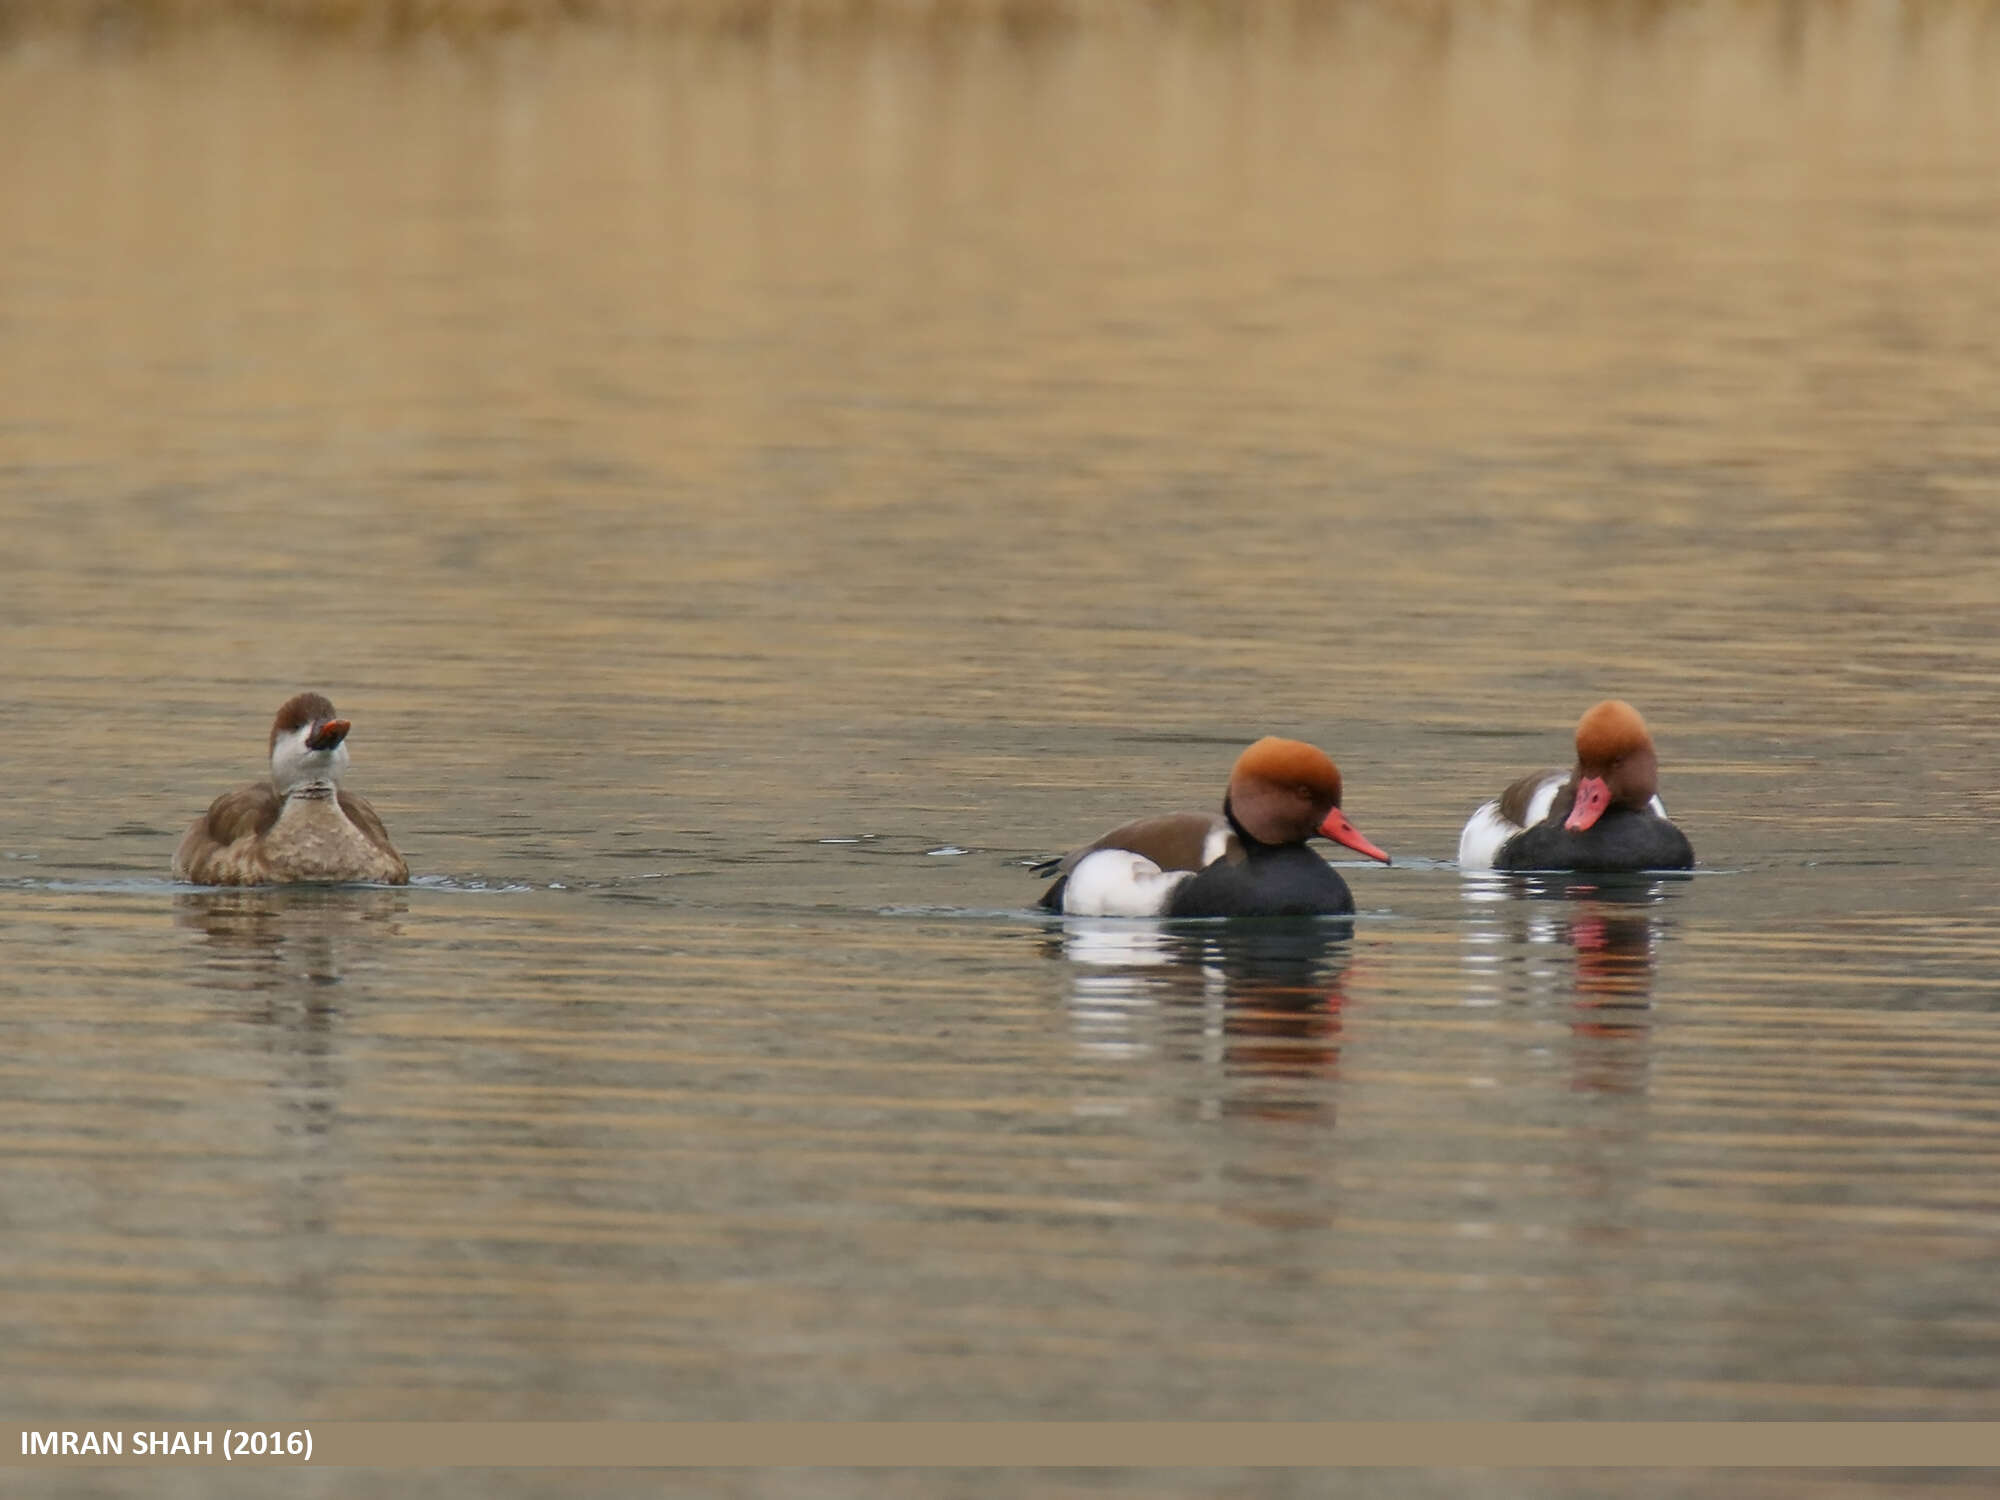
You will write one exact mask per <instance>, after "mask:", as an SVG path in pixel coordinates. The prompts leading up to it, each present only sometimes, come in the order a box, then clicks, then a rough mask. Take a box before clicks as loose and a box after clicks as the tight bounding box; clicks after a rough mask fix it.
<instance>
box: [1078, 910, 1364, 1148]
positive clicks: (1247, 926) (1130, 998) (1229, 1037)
mask: <svg viewBox="0 0 2000 1500" xmlns="http://www.w3.org/2000/svg"><path fill="white" fill-rule="evenodd" d="M1353 932H1354V924H1353V923H1352V922H1347V921H1327V920H1326V919H1324V918H1298V919H1276V920H1271V921H1256V922H1248V921H1244V922H1193V923H1187V922H1146V921H1135V920H1132V919H1129V918H1111V919H1103V920H1096V921H1092V920H1087V919H1078V918H1071V919H1069V920H1067V921H1065V922H1063V923H1062V924H1061V926H1060V928H1058V929H1055V930H1053V931H1052V933H1051V938H1050V943H1049V948H1050V951H1051V953H1052V954H1053V955H1055V956H1059V957H1061V958H1063V959H1064V960H1066V961H1067V964H1068V968H1069V996H1068V998H1069V1005H1070V1014H1071V1017H1072V1019H1073V1021H1074V1024H1075V1027H1076V1033H1077V1039H1078V1044H1079V1046H1080V1047H1081V1048H1082V1050H1083V1051H1084V1052H1086V1053H1087V1054H1092V1055H1096V1056H1099V1057H1106V1058H1133V1057H1143V1056H1155V1057H1158V1056H1164V1057H1168V1058H1175V1059H1180V1060H1188V1061H1196V1062H1199V1063H1201V1064H1203V1065H1204V1066H1205V1067H1207V1068H1211V1069H1214V1070H1216V1071H1217V1072H1219V1074H1220V1075H1221V1078H1222V1080H1224V1081H1225V1082H1228V1083H1230V1084H1231V1087H1228V1088H1224V1089H1219V1090H1218V1089H1213V1088H1204V1089H1203V1091H1202V1094H1203V1101H1202V1102H1203V1108H1204V1109H1206V1110H1208V1111H1210V1112H1217V1113H1250V1114H1258V1115H1278V1116H1285V1117H1299V1116H1307V1115H1319V1114H1326V1113H1330V1112H1331V1110H1332V1107H1333V1104H1332V1097H1331V1095H1330V1094H1329V1093H1328V1092H1327V1091H1326V1090H1325V1088H1324V1085H1325V1084H1326V1083H1327V1082H1329V1081H1330V1080H1331V1079H1332V1078H1333V1076H1334V1073H1335V1070H1336V1067H1337V1065H1338V1063H1339V1060H1340V1031H1341V1009H1342V1006H1343V1005H1344V1004H1345V1001H1346V995H1345V990H1344V986H1345V984H1346V980H1347V972H1348V957H1349V943H1348V940H1349V939H1350V938H1351V937H1352V936H1353Z"/></svg>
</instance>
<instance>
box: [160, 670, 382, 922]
mask: <svg viewBox="0 0 2000 1500" xmlns="http://www.w3.org/2000/svg"><path fill="white" fill-rule="evenodd" d="M352 727H353V725H351V724H350V723H349V722H348V721H347V720H346V719H342V718H339V717H337V716H336V715H335V713H334V711H333V705H332V704H331V703H329V702H328V701H327V700H326V699H325V698H324V697H322V696H321V695H320V694H318V693H300V694H299V695H298V696H296V697H294V698H290V699H287V700H286V702H285V706H284V707H283V708H281V709H279V710H278V716H277V718H275V719H273V720H272V721H271V779H270V780H269V781H260V782H257V783H256V784H254V785H252V786H246V787H243V788H241V789H240V790H238V791H234V792H224V793H223V794H222V795H221V796H220V797H217V798H216V799H215V801H214V802H213V803H211V804H210V805H209V809H208V811H207V812H206V813H204V814H202V816H200V817H199V818H196V819H195V821H194V826H193V827H192V828H190V829H188V831H187V834H186V836H185V837H184V838H182V839H181V846H180V848H179V849H177V850H176V851H175V852H174V872H173V873H174V879H176V880H189V881H193V882H195V883H196V884H198V885H275V884H280V883H284V882H288V881H304V880H323V881H347V880H354V881H372V882H375V883H377V884H381V885H406V884H408V882H409V879H410V867H409V866H408V865H406V864H405V863H404V862H403V856H402V855H400V854H398V853H397V852H396V850H395V846H394V845H392V844H391V843H390V842H389V830H388V829H386V828H384V827H383V826H382V820H381V819H380V818H379V817H377V816H376V814H375V809H374V808H372V807H370V806H369V805H368V804H367V802H365V801H364V800H362V799H361V798H360V797H357V796H355V795H354V794H353V793H352V792H344V791H342V790H341V789H340V786H339V781H340V778H341V775H342V774H343V773H344V772H345V771H346V770H347V759H348V757H347V732H348V730H349V729H351V728H352Z"/></svg>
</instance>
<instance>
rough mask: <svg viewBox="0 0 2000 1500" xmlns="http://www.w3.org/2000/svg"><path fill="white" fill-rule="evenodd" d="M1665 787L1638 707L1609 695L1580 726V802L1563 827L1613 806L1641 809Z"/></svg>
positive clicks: (1579, 825)
mask: <svg viewBox="0 0 2000 1500" xmlns="http://www.w3.org/2000/svg"><path fill="white" fill-rule="evenodd" d="M1659 790H1660V757H1659V754H1658V752H1656V751H1655V750H1654V749H1653V737H1652V735H1650V734H1648V733H1647V732H1646V721H1645V720H1644V719H1642V718H1640V717H1639V710H1638V709H1636V708H1634V707H1633V706H1632V705H1631V704H1629V703H1626V702H1623V701H1621V700H1620V699H1617V698H1607V699H1605V700H1604V701H1603V702H1602V703H1600V704H1598V705H1597V706H1596V707H1595V708H1593V709H1591V710H1590V711H1589V712H1588V713H1586V714H1585V715H1584V716H1583V717H1582V718H1581V719H1579V720H1578V721H1577V725H1576V802H1575V805H1574V806H1573V807H1571V809H1570V814H1569V817H1568V818H1566V819H1565V820H1564V822H1563V827H1565V828H1568V829H1573V830H1577V831H1581V830H1583V829H1586V828H1589V827H1591V826H1592V825H1593V824H1595V823H1596V822H1597V820H1598V819H1599V818H1601V817H1603V816H1604V814H1605V813H1606V812H1607V811H1608V810H1609V809H1611V808H1614V807H1630V808H1641V807H1644V806H1645V805H1646V804H1647V803H1648V802H1651V801H1652V800H1653V798H1654V797H1655V796H1657V795H1658V793H1659Z"/></svg>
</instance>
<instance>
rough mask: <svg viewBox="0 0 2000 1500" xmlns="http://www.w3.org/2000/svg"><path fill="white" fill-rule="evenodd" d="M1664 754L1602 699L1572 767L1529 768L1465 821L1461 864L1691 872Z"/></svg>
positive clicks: (1625, 713)
mask: <svg viewBox="0 0 2000 1500" xmlns="http://www.w3.org/2000/svg"><path fill="white" fill-rule="evenodd" d="M1659 790H1660V757H1659V752H1658V751H1657V750H1656V749H1655V748H1654V746H1653V736H1652V733H1651V732H1650V731H1649V730H1648V729H1647V728H1646V721H1645V720H1644V719H1643V718H1641V717H1640V716H1639V711H1638V710H1637V709H1636V708H1634V707H1633V706H1632V705H1631V704H1629V703H1627V702H1625V701H1624V700H1623V699H1619V698H1607V699H1605V700H1604V702H1602V703H1599V704H1597V705H1595V706H1594V707H1592V708H1591V709H1590V710H1589V711H1588V712H1586V713H1585V714H1584V716H1583V717H1582V718H1581V719H1579V720H1578V721H1577V726H1576V764H1575V766H1574V767H1573V768H1571V769H1570V770H1568V771H1532V772H1530V773H1529V774H1528V775H1526V776H1523V777H1522V778H1521V779H1520V780H1519V781H1516V782H1515V783H1514V784H1513V785H1512V786H1510V787H1508V788H1507V790H1506V791H1504V792H1502V793H1501V794H1500V795H1499V796H1498V797H1495V798H1494V799H1493V800H1492V801H1490V802H1485V803H1482V804H1481V805H1480V806H1479V808H1478V809H1477V810H1476V811H1474V813H1473V814H1472V816H1471V817H1470V818H1469V819H1467V820H1466V824H1465V828H1464V831H1463V832H1461V833H1460V834H1459V836H1458V867H1459V869H1460V870H1461V871H1482V870H1580V871H1590V872H1596V873H1613V872H1619V871H1637V870H1688V869H1692V868H1694V847H1693V845H1691V844H1690V843H1689V842H1688V839H1687V835H1686V834H1684V833H1682V832H1681V831H1680V829H1678V828H1676V827H1675V826H1674V825H1673V824H1672V823H1671V822H1669V821H1668V820H1667V809H1666V804H1665V803H1663V802H1661V801H1660V796H1659Z"/></svg>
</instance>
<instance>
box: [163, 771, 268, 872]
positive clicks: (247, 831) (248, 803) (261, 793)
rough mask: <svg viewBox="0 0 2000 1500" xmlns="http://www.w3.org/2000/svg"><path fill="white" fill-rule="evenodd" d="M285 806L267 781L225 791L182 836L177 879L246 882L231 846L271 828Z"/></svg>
mask: <svg viewBox="0 0 2000 1500" xmlns="http://www.w3.org/2000/svg"><path fill="white" fill-rule="evenodd" d="M284 806H285V801H284V798H282V797H280V796H279V795H278V790H277V788H276V787H274V786H272V785H271V783H269V782H268V781H260V782H257V783H255V784H254V785H251V786H246V787H239V788H238V789H237V790H235V791H233V792H224V793H223V794H222V795H221V796H220V797H217V798H216V799H215V800H214V801H213V802H211V803H209V805H208V811H207V812H205V813H203V814H202V815H201V816H200V817H198V818H196V819H195V820H194V823H193V824H192V826H190V827H189V829H188V831H187V832H186V833H185V834H183V835H182V836H181V843H180V848H178V849H176V850H175V851H174V868H173V874H174V879H176V880H191V881H194V882H195V883H196V884H198V885H239V884H243V883H244V875H243V874H242V873H241V872H239V871H237V870H235V869H234V868H233V866H235V865H236V864H238V863H240V861H239V860H235V859H232V858H231V857H230V849H231V846H232V845H235V844H237V843H238V842H239V841H241V840H245V839H254V838H256V837H257V835H259V834H261V833H263V832H265V831H266V830H267V829H269V828H270V827H271V826H272V825H273V824H274V823H276V822H277V821H278V814H279V813H280V812H282V811H283V810H284Z"/></svg>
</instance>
